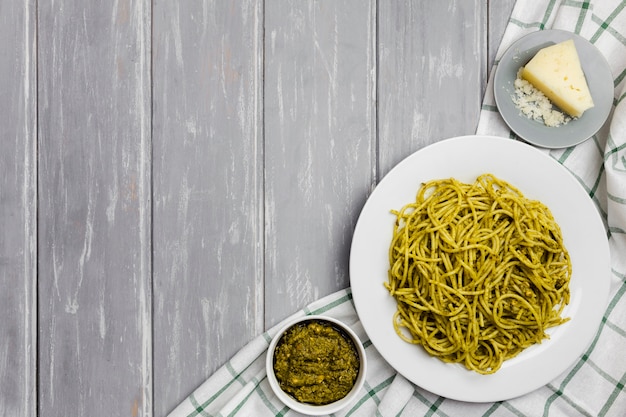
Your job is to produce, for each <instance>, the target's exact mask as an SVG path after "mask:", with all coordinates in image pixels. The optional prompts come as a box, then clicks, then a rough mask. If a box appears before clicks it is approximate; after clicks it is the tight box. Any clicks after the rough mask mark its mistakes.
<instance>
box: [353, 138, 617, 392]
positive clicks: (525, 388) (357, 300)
mask: <svg viewBox="0 0 626 417" xmlns="http://www.w3.org/2000/svg"><path fill="white" fill-rule="evenodd" d="M460 141H467V142H466V143H465V145H469V144H470V143H472V144H473V146H483V147H486V146H493V145H495V144H497V143H498V144H499V145H503V144H506V145H504V146H505V147H507V148H511V147H513V148H515V147H520V148H518V149H520V150H521V149H522V148H521V147H524V148H523V149H524V150H525V151H526V152H529V153H531V154H532V155H533V158H535V157H536V158H538V160H543V163H547V164H550V165H551V166H552V168H551V169H553V170H555V169H556V170H558V171H560V172H561V174H560V175H562V176H563V178H568V181H569V182H570V186H571V187H574V188H575V189H577V190H578V191H577V192H578V193H584V194H585V195H586V196H587V197H588V195H587V194H586V192H585V191H584V188H583V187H582V185H580V183H579V182H578V180H576V179H575V177H574V176H573V175H572V174H571V173H570V172H569V171H567V169H566V168H565V167H564V166H562V165H561V164H559V163H558V162H557V161H555V160H554V159H552V158H551V157H550V156H549V155H547V154H546V153H544V152H541V151H540V150H538V149H536V148H534V147H533V146H531V145H529V144H526V143H523V142H520V141H516V140H513V139H509V138H504V137H499V136H491V135H466V136H457V137H452V138H448V139H444V140H441V141H439V142H435V143H433V144H431V145H428V146H426V147H424V148H422V149H420V150H418V151H416V152H414V153H412V154H411V155H409V156H407V157H406V158H404V159H403V160H402V161H400V162H399V163H398V164H397V165H395V166H394V167H393V168H392V169H391V170H390V171H389V172H388V173H387V174H386V175H385V176H384V177H383V178H382V180H381V181H380V182H379V184H378V185H377V186H376V187H375V188H374V190H373V191H372V193H371V195H370V196H369V198H368V199H367V201H366V202H365V204H364V206H363V209H362V211H361V213H360V215H359V218H358V219H357V223H356V225H355V228H354V234H353V240H352V244H351V248H350V261H349V271H350V272H349V273H350V285H351V288H352V297H353V301H354V305H355V310H356V312H357V315H358V316H359V320H361V323H362V325H363V328H364V330H365V332H366V334H367V336H368V338H369V339H370V341H371V342H372V344H373V345H374V347H375V348H376V349H377V350H378V352H379V353H380V355H381V356H382V357H383V359H385V360H386V361H387V363H389V365H390V366H391V367H392V368H394V369H395V370H396V371H397V372H398V373H399V374H401V375H403V376H404V377H405V378H407V379H408V380H409V381H411V382H413V383H414V384H415V385H417V386H420V387H422V388H423V389H426V390H427V391H430V392H432V393H434V394H436V395H440V396H443V397H446V398H450V399H454V400H459V401H466V402H473V403H479V402H494V401H502V400H508V399H511V398H515V397H518V396H521V395H524V394H526V393H528V392H531V391H534V390H535V389H537V388H540V387H541V386H543V385H545V384H547V383H549V382H550V381H552V380H553V379H554V378H556V377H557V376H558V375H560V374H561V373H562V372H563V371H565V370H566V369H567V368H568V367H569V366H571V365H572V364H573V363H575V362H576V361H577V360H578V359H579V358H580V356H581V354H582V353H583V352H584V351H585V350H586V349H587V348H588V346H589V345H590V343H591V341H592V340H593V337H594V335H595V334H596V332H597V329H598V327H599V324H600V321H601V319H602V316H603V314H604V312H605V308H606V303H607V302H608V294H609V283H610V252H609V245H608V239H606V238H605V234H603V239H602V240H601V242H600V243H601V246H602V247H601V249H599V250H600V251H601V252H602V256H603V259H601V260H600V261H599V263H601V264H602V265H604V266H603V267H606V270H605V275H606V277H605V279H604V280H602V281H601V282H602V284H603V285H601V286H596V287H597V294H595V295H596V298H600V299H601V300H602V303H603V305H602V306H601V307H598V308H597V309H595V310H593V311H594V315H593V316H592V317H591V318H589V320H583V319H585V317H583V318H578V319H577V318H576V317H574V318H573V319H572V320H571V321H570V322H568V323H565V324H564V325H562V326H559V328H558V329H565V330H559V331H560V332H561V333H559V334H561V335H565V336H568V337H570V338H571V337H572V335H571V331H570V332H569V333H568V332H567V329H568V328H570V327H572V326H574V324H576V325H578V323H579V322H582V323H583V324H584V323H588V322H591V323H590V324H587V325H586V327H585V330H586V332H587V333H586V334H585V335H584V336H580V335H577V336H579V337H578V338H579V339H581V341H580V342H577V343H578V348H577V349H576V352H574V353H572V352H571V351H566V352H561V356H564V355H565V356H566V357H567V358H569V359H568V360H567V361H565V359H559V360H560V361H561V363H560V364H559V367H558V368H554V369H551V370H549V371H550V372H546V373H545V374H544V375H542V377H541V378H536V379H533V380H532V381H521V382H520V383H518V381H516V383H515V384H513V385H509V386H507V387H505V388H504V389H502V390H499V391H498V392H481V393H478V394H477V393H476V387H477V386H474V387H472V386H469V385H467V386H462V387H461V386H459V387H455V386H454V382H453V381H450V380H449V379H446V378H445V377H446V375H440V376H438V377H437V381H428V380H425V379H424V377H421V376H419V375H415V374H412V372H409V371H407V368H406V367H404V365H403V364H399V363H398V362H397V360H398V356H399V355H398V352H395V353H394V352H389V348H388V347H387V346H386V344H387V343H388V341H384V344H383V343H382V341H381V340H380V335H379V334H377V332H376V331H375V330H376V329H375V325H374V324H373V323H371V322H370V319H369V318H368V317H369V316H368V314H366V313H365V312H367V311H368V310H369V308H370V304H369V303H371V300H367V299H363V300H362V298H367V297H366V296H365V295H363V294H361V292H362V290H361V289H360V287H361V286H360V285H357V282H356V280H357V279H359V277H357V272H358V271H357V268H356V267H355V262H356V260H355V254H356V253H357V252H356V251H358V250H359V247H358V245H362V243H361V242H360V240H359V239H361V236H360V234H361V233H362V231H363V227H364V226H363V222H364V221H365V220H364V219H366V218H365V217H364V216H367V215H368V213H369V211H368V210H370V206H371V205H372V204H374V203H372V202H373V201H375V199H376V198H377V197H376V196H377V195H378V194H379V193H380V192H381V191H380V190H382V189H384V187H386V186H387V185H386V184H387V183H388V182H389V181H390V178H391V179H392V180H393V178H394V175H396V174H394V173H396V172H398V171H399V170H400V169H401V167H403V166H405V165H407V164H411V163H412V162H416V161H419V158H420V155H427V156H432V155H430V154H431V153H432V152H437V151H438V150H437V149H438V148H442V147H443V150H447V149H446V148H450V147H452V149H454V147H455V145H458V144H459V143H460ZM495 141H498V142H495ZM439 152H440V151H439ZM515 158H519V154H516V155H515ZM494 175H496V176H497V174H496V173H494ZM431 178H434V177H431ZM503 179H504V180H507V178H503ZM391 184H393V183H391ZM512 185H514V186H517V184H515V183H512ZM413 191H414V192H416V191H417V189H415V190H413ZM522 192H524V190H523V189H522ZM524 193H525V194H527V193H526V192H524ZM581 196H582V195H581ZM407 203H408V201H407ZM391 208H398V207H389V209H391ZM591 209H593V213H594V214H593V216H592V217H593V218H592V219H590V220H589V221H590V222H591V223H592V224H593V225H594V228H595V229H594V230H595V233H596V234H598V236H599V235H600V233H601V232H602V231H604V225H603V222H602V220H601V217H600V214H599V213H598V211H597V209H596V207H595V205H594V203H593V202H592V200H591V199H589V198H588V203H587V204H586V210H587V211H589V210H591ZM366 220H367V219H366ZM380 223H381V224H382V223H383V222H382V221H381V222H380ZM392 223H393V220H391V222H389V223H387V226H388V227H391V225H392ZM599 226H601V228H599ZM390 233H391V232H390V231H389V237H390V236H391V234H390ZM366 237H367V236H366ZM594 244H595V243H594ZM384 247H385V248H388V243H385V245H384ZM381 256H382V254H381ZM385 256H387V253H385ZM574 261H576V262H577V261H578V260H574V259H573V263H574ZM387 262H388V259H387ZM369 271H371V269H369V270H368V272H369ZM378 272H380V271H378ZM386 272H387V271H386V268H385V271H384V275H383V276H382V277H381V280H380V281H376V282H375V283H374V284H376V283H379V284H380V287H379V288H381V290H378V291H379V293H380V292H383V291H384V292H386V291H387V290H386V289H385V288H384V287H383V285H382V284H383V282H384V281H385V280H386V277H387V274H386ZM575 273H576V271H574V272H573V274H572V276H573V277H574V276H575V275H574V274H575ZM578 279H582V278H578ZM374 284H372V285H374ZM386 296H387V297H388V299H391V297H389V296H388V292H387V293H386ZM586 297H587V296H586V295H585V299H587V298H586ZM574 302H575V301H574ZM385 303H387V304H388V303H389V302H388V301H385ZM392 303H393V305H394V306H395V300H392ZM588 304H589V303H588V302H587V304H585V305H583V307H586V308H589V305H588ZM568 307H569V306H568ZM383 310H385V309H384V306H381V307H380V308H377V309H376V313H375V314H376V315H378V316H379V317H380V315H381V313H382V311H383ZM394 311H395V308H394ZM575 311H576V310H574V312H575ZM372 314H374V313H372ZM381 320H382V319H381ZM574 320H576V322H574ZM572 323H574V324H572ZM389 327H390V328H392V327H393V326H392V324H391V321H389ZM575 329H577V328H576V327H575ZM589 329H592V331H591V330H589ZM385 331H386V332H387V333H389V328H387V329H386V330H385ZM391 331H393V329H391ZM394 335H395V331H394ZM396 338H397V336H396ZM558 339H559V340H560V338H558ZM583 339H584V340H583ZM549 342H550V341H548V343H549ZM391 343H393V344H394V346H402V344H405V345H406V346H411V345H409V344H408V343H406V342H403V341H401V339H399V338H397V340H396V341H393V342H391ZM554 343H556V345H554V346H551V345H548V348H544V346H545V345H547V343H546V344H542V345H539V347H538V348H537V349H536V350H535V351H533V352H531V353H530V354H529V355H528V356H529V357H528V358H524V359H522V360H521V361H522V362H524V363H526V361H531V362H530V363H531V364H532V363H536V362H537V360H534V359H533V358H536V357H540V356H541V353H542V351H541V349H544V351H546V350H547V351H548V352H551V354H552V355H554V354H553V353H552V351H551V350H550V349H552V350H555V349H558V348H560V347H561V346H560V345H559V344H558V343H557V342H554ZM406 346H405V347H403V348H401V349H402V350H405V349H406ZM531 349H532V348H531ZM537 351H539V352H538V353H539V354H538V355H537V354H536V353H537ZM522 355H523V354H520V356H519V357H522ZM543 355H544V357H545V356H546V354H545V353H543ZM519 357H518V358H519ZM424 360H426V361H428V362H429V363H426V362H424ZM516 360H517V358H513V359H511V360H510V361H516ZM415 361H416V362H419V363H420V364H421V365H422V366H424V365H427V367H430V366H431V365H432V366H434V367H435V368H441V369H444V372H443V373H444V374H448V375H447V377H451V376H455V375H456V374H458V373H459V372H457V371H458V369H460V368H461V367H462V365H459V364H444V363H443V362H441V361H440V360H439V359H436V358H434V357H430V356H428V355H427V354H425V353H424V352H423V353H420V357H418V356H417V355H416V358H415ZM510 361H507V362H510ZM563 362H567V363H566V364H563ZM433 364H435V365H433ZM400 365H402V366H400ZM526 365H527V364H526ZM526 365H525V366H524V367H526ZM453 367H456V368H458V369H456V370H452V369H453ZM504 368H505V366H503V368H502V369H501V370H499V371H498V372H496V373H495V374H492V375H480V374H477V373H473V372H471V371H467V370H466V369H465V368H463V369H462V372H464V373H461V375H463V377H468V381H471V382H472V384H482V385H483V386H485V385H486V386H488V387H489V386H491V385H492V383H493V382H494V380H495V381H496V382H500V383H501V381H498V380H499V379H502V378H506V377H507V376H508V374H509V373H510V372H509V371H506V372H503V370H504ZM510 368H511V369H514V370H515V369H518V368H520V366H519V365H512V366H511V367H510ZM516 372H520V371H519V370H517V371H516ZM522 373H523V372H522ZM501 375H504V377H501ZM441 378H444V379H446V380H445V381H442V380H441ZM468 381H462V382H461V384H462V383H467V382H468ZM522 382H523V383H522ZM442 387H443V388H442ZM459 388H463V389H459ZM466 388H469V391H467V392H462V391H464V390H465V389H466Z"/></svg>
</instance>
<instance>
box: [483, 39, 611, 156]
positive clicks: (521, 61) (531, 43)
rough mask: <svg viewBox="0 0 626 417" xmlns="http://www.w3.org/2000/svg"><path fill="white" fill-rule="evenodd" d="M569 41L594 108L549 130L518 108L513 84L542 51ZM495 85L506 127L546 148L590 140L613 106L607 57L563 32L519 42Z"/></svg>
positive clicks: (504, 59) (502, 64) (504, 60)
mask: <svg viewBox="0 0 626 417" xmlns="http://www.w3.org/2000/svg"><path fill="white" fill-rule="evenodd" d="M568 39H573V40H574V44H575V45H576V51H577V52H578V56H579V58H580V63H581V65H582V67H583V72H584V73H585V77H586V78H587V84H588V85H589V91H590V92H591V97H592V98H593V102H594V107H592V108H590V109H589V110H587V111H585V112H584V113H583V115H582V116H581V117H580V118H578V119H573V120H570V121H569V122H568V123H567V124H565V125H562V126H558V127H548V126H546V125H544V124H543V122H538V121H535V120H531V119H529V118H528V117H526V116H525V115H523V114H522V113H521V112H520V110H519V109H518V108H517V107H516V106H515V103H513V100H512V97H513V96H514V95H515V85H514V82H515V79H516V78H517V72H518V71H519V69H520V68H521V67H523V66H524V65H526V63H527V62H528V61H530V59H531V58H532V57H534V56H535V54H536V53H537V52H538V51H539V50H540V49H542V48H545V47H546V46H550V45H554V44H556V43H559V42H563V41H566V40H568ZM493 85H494V87H493V88H494V91H493V92H494V97H495V100H496V105H497V107H498V110H499V111H500V114H501V115H502V118H503V119H504V121H505V122H506V124H507V125H509V127H510V128H511V130H512V131H513V132H515V134H517V136H519V137H520V138H522V139H524V140H525V141H527V142H529V143H532V144H533V145H537V146H541V147H544V148H566V147H568V146H574V145H577V144H579V143H581V142H583V141H585V140H587V139H589V138H590V137H591V136H593V135H594V134H596V133H597V132H598V130H600V128H601V127H602V125H603V124H604V122H605V121H606V119H607V118H608V116H609V113H610V112H611V108H612V106H613V95H614V91H613V90H614V88H613V76H612V74H611V69H610V67H609V64H608V63H607V61H606V59H605V57H604V56H603V55H602V53H601V52H600V51H599V50H598V49H597V48H596V47H595V46H593V45H592V44H591V43H589V41H587V40H586V39H585V38H583V37H581V36H578V35H576V34H574V33H571V32H567V31H564V30H540V31H537V32H533V33H531V34H529V35H526V36H524V37H523V38H520V39H519V40H517V41H516V42H515V43H514V44H513V45H511V47H509V49H507V51H506V52H505V53H504V54H503V55H502V58H500V62H499V63H498V66H497V67H496V73H495V75H494V82H493Z"/></svg>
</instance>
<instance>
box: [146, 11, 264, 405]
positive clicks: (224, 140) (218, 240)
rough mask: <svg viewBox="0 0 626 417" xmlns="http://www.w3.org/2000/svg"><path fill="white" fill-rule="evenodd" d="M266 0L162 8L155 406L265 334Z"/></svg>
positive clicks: (156, 56) (156, 139) (156, 54)
mask: <svg viewBox="0 0 626 417" xmlns="http://www.w3.org/2000/svg"><path fill="white" fill-rule="evenodd" d="M262 25H263V14H262V3H259V2H256V1H242V2H239V1H237V2H211V1H201V2H157V3H156V4H155V8H154V39H155V42H154V50H153V71H154V102H153V103H154V117H153V120H154V135H153V143H154V243H153V245H154V297H155V298H154V302H155V326H154V336H155V340H156V342H155V345H154V349H155V350H154V358H155V363H157V364H159V365H158V366H156V367H155V413H156V415H164V414H165V413H166V412H169V411H170V410H171V409H172V408H173V407H174V406H176V405H177V404H178V402H180V401H181V399H182V398H184V397H185V396H187V395H189V394H190V393H191V391H192V390H193V389H195V388H196V387H197V386H198V385H199V384H200V383H201V382H202V381H204V379H206V378H207V377H208V376H209V375H210V374H211V373H212V372H214V371H215V370H216V369H217V367H218V366H220V365H221V364H223V363H224V362H225V361H226V360H227V359H229V358H230V357H231V356H232V355H233V354H235V352H236V351H237V350H239V349H240V348H241V347H242V346H243V345H244V344H245V343H247V342H248V341H249V340H251V339H252V338H253V337H254V336H256V335H258V334H260V333H261V332H262V331H263V330H264V322H263V308H264V300H263V296H264V292H263V284H264V282H263V264H262V260H263V224H264V222H263V205H262V204H263V200H262V195H263V194H262V192H263V182H262V181H263V165H262V158H263V153H262V152H263V149H262V143H263V142H262V139H263V137H262V74H263V62H262V53H263V51H262V27H263V26H262Z"/></svg>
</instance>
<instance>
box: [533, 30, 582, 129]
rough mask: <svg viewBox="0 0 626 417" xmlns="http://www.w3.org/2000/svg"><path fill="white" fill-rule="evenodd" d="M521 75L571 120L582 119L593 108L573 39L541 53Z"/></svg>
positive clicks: (538, 53) (549, 47) (542, 50)
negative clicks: (574, 118)
mask: <svg viewBox="0 0 626 417" xmlns="http://www.w3.org/2000/svg"><path fill="white" fill-rule="evenodd" d="M521 76H522V78H523V79H525V80H527V81H528V82H529V83H531V84H532V85H533V86H535V88H537V89H538V90H539V91H541V92H542V93H543V94H545V95H546V97H548V98H549V99H550V101H552V103H553V104H554V105H556V106H557V107H559V108H560V109H561V110H563V111H564V112H565V113H567V114H569V115H570V116H572V117H580V116H582V114H583V113H584V112H585V110H587V109H590V108H591V107H593V99H592V98H591V93H590V92H589V86H588V85H587V80H586V79H585V74H584V73H583V70H582V67H581V65H580V59H579V58H578V52H576V46H575V45H574V41H573V40H572V39H569V40H567V41H565V42H561V43H557V44H556V45H552V46H548V47H546V48H543V49H541V50H539V51H538V52H537V54H536V55H535V56H534V57H533V58H532V59H531V60H530V61H529V62H528V64H526V66H524V68H523V69H522V73H521Z"/></svg>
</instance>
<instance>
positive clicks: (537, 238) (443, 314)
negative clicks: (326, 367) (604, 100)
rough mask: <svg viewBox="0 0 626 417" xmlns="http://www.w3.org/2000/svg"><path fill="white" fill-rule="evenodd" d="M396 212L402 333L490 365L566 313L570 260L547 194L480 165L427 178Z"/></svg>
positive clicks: (476, 364) (394, 257)
mask: <svg viewBox="0 0 626 417" xmlns="http://www.w3.org/2000/svg"><path fill="white" fill-rule="evenodd" d="M392 213H393V214H395V215H396V223H395V225H394V230H393V239H392V242H391V245H390V248H389V262H390V268H389V276H388V281H387V282H386V283H385V286H386V288H387V289H388V290H389V293H390V294H391V295H392V296H393V297H394V298H395V300H396V302H397V311H396V313H395V315H394V327H395V329H396V332H397V333H398V335H399V336H400V337H401V338H402V339H403V340H405V341H406V342H409V343H413V344H417V345H421V346H422V347H423V348H424V349H425V350H426V351H427V352H428V353H429V354H431V355H433V356H436V357H438V358H440V359H441V360H442V361H444V362H454V363H461V364H463V365H464V366H465V367H466V368H468V369H469V370H473V371H476V372H478V373H481V374H491V373H494V372H496V371H497V370H498V369H500V367H501V366H502V363H503V362H504V361H505V360H507V359H510V358H512V357H514V356H516V355H518V354H519V353H520V352H521V351H523V350H524V349H526V348H527V347H529V346H532V345H534V344H537V343H541V342H542V340H544V339H546V338H548V337H549V336H548V334H547V333H546V329H548V328H551V327H554V326H558V325H560V324H562V323H564V322H565V321H567V320H568V319H567V318H562V317H561V313H562V311H563V308H564V307H565V305H567V304H568V303H569V298H570V292H569V281H570V277H571V273H572V265H571V260H570V256H569V254H568V252H567V249H566V248H565V246H564V244H563V237H562V234H561V230H560V227H559V225H558V224H557V223H556V221H555V219H554V217H553V216H552V213H551V212H550V210H549V209H548V207H546V206H545V205H544V204H542V203H541V202H539V201H534V200H529V199H527V198H525V197H524V195H523V194H522V193H521V192H520V191H519V190H518V189H516V188H515V187H513V186H512V185H510V184H509V183H507V182H505V181H503V180H501V179H498V178H496V177H495V176H493V175H491V174H484V175H481V176H479V177H478V178H477V179H476V181H475V182H474V183H473V184H466V183H462V182H459V181H457V180H456V179H453V178H450V179H443V180H433V181H430V182H427V183H425V184H423V185H422V187H421V188H420V189H419V191H418V193H417V197H416V200H415V202H412V203H410V204H407V205H406V206H404V207H403V208H402V209H401V210H400V211H395V210H394V211H392Z"/></svg>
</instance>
